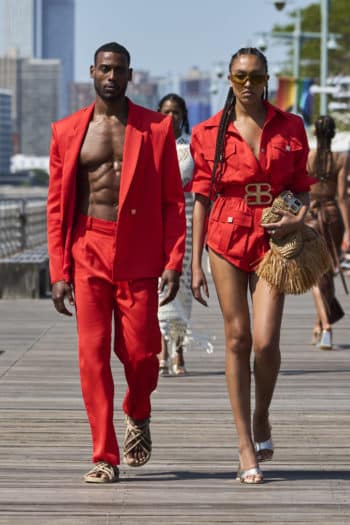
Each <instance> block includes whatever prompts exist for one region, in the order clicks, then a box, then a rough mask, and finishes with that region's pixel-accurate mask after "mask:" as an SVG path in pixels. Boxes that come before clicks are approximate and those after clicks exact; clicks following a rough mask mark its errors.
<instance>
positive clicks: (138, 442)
mask: <svg viewBox="0 0 350 525" xmlns="http://www.w3.org/2000/svg"><path fill="white" fill-rule="evenodd" d="M149 423H150V419H149V418H148V419H145V420H144V421H142V422H138V423H136V421H134V420H133V419H131V418H130V417H129V416H126V430H125V440H124V462H125V463H126V464H127V465H129V466H130V467H141V466H142V465H144V464H145V463H147V461H149V459H150V457H151V452H152V441H151V433H150V429H149ZM138 451H142V452H143V458H142V459H137V458H136V457H135V456H136V453H137V452H138Z"/></svg>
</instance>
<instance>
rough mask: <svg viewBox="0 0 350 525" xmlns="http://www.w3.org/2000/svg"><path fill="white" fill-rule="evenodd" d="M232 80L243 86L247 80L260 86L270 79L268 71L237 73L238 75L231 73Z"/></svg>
mask: <svg viewBox="0 0 350 525" xmlns="http://www.w3.org/2000/svg"><path fill="white" fill-rule="evenodd" d="M229 78H230V79H231V80H232V82H234V83H235V84H239V85H240V86H243V85H244V84H245V83H246V82H247V80H249V82H250V83H251V84H252V85H253V86H258V85H259V84H264V83H265V82H267V81H268V79H269V75H266V73H237V74H236V75H230V77H229Z"/></svg>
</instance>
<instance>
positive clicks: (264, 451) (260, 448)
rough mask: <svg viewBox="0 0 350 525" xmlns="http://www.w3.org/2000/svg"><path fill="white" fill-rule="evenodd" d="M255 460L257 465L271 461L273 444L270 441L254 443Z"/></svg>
mask: <svg viewBox="0 0 350 525" xmlns="http://www.w3.org/2000/svg"><path fill="white" fill-rule="evenodd" d="M255 450H256V459H257V460H258V462H259V463H262V462H263V461H271V460H272V456H273V443H272V439H271V438H270V439H267V440H266V441H260V442H256V443H255Z"/></svg>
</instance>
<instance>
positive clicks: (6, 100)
mask: <svg viewBox="0 0 350 525" xmlns="http://www.w3.org/2000/svg"><path fill="white" fill-rule="evenodd" d="M11 98H12V95H11V91H10V90H8V89H0V176H1V175H8V174H9V173H10V160H11V156H12V134H11V129H12V126H11Z"/></svg>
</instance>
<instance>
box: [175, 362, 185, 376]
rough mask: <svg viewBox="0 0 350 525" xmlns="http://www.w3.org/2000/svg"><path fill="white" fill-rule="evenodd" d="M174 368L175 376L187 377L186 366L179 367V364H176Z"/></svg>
mask: <svg viewBox="0 0 350 525" xmlns="http://www.w3.org/2000/svg"><path fill="white" fill-rule="evenodd" d="M172 368H173V374H174V376H185V375H187V370H186V368H185V365H178V364H176V363H174V364H173V367H172Z"/></svg>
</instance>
